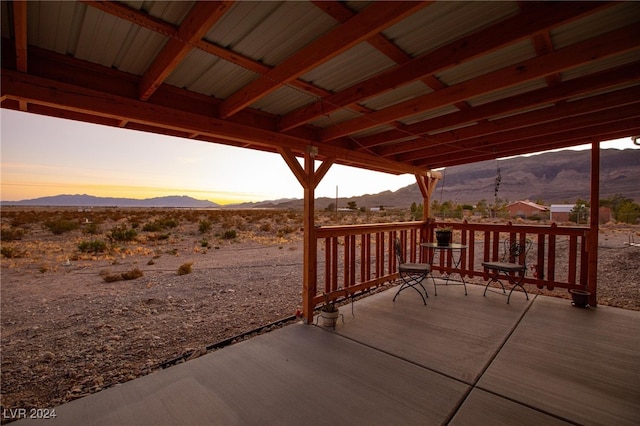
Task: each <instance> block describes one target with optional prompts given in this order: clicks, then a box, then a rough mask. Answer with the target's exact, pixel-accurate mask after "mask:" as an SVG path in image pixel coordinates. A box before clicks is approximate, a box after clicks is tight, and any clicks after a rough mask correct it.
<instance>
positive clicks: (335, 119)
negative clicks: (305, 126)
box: [311, 108, 362, 128]
mask: <svg viewBox="0 0 640 426" xmlns="http://www.w3.org/2000/svg"><path fill="white" fill-rule="evenodd" d="M361 116H362V114H360V113H358V112H356V111H354V110H352V109H350V108H340V109H337V110H335V111H333V112H332V113H330V114H326V115H323V116H322V117H318V118H317V119H315V120H313V121H311V124H313V125H314V126H317V127H321V128H325V127H329V126H333V125H334V124H337V123H341V122H343V121H347V120H351V119H353V118H357V117H361Z"/></svg>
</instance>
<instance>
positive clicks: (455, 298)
mask: <svg viewBox="0 0 640 426" xmlns="http://www.w3.org/2000/svg"><path fill="white" fill-rule="evenodd" d="M468 287H469V295H468V296H465V295H464V292H463V291H462V289H461V288H456V287H454V286H448V287H447V286H445V287H441V288H440V289H439V290H438V296H437V297H433V296H432V297H429V299H428V305H427V306H424V305H423V304H422V300H421V298H420V297H419V295H418V294H416V293H414V292H404V293H402V294H401V296H400V297H399V298H398V299H397V300H396V301H395V302H393V301H392V298H393V294H394V292H395V289H391V290H387V291H384V292H381V293H377V294H375V295H373V296H370V297H367V298H364V299H362V300H359V301H356V302H355V305H354V307H353V313H354V316H352V315H351V311H350V308H349V307H348V306H346V307H345V308H344V309H343V310H342V311H343V312H344V315H345V317H344V323H343V322H339V323H338V325H337V327H336V329H335V331H334V330H332V329H330V328H324V327H322V326H308V325H304V324H302V323H296V324H293V325H289V326H285V327H283V328H281V329H279V330H276V331H273V332H270V333H267V334H264V335H261V336H258V337H255V338H252V339H249V340H246V341H244V342H241V343H238V344H235V345H233V346H230V347H227V348H224V349H222V350H219V351H216V352H213V353H210V354H207V355H205V356H202V357H200V358H197V359H195V360H191V361H188V362H186V363H183V364H179V365H176V366H173V367H170V368H168V369H166V370H161V371H158V372H156V373H153V374H150V375H148V376H145V377H142V378H140V379H136V380H134V381H131V382H127V383H125V384H123V385H119V386H116V387H113V388H110V389H107V390H104V391H102V392H100V393H98V394H94V395H90V396H88V397H85V398H81V399H78V400H75V401H72V402H70V403H67V404H65V405H62V406H60V407H56V416H57V417H56V419H55V420H56V423H61V424H67V425H113V424H154V425H167V426H169V425H172V426H173V425H201V424H225V425H230V424H243V425H263V424H282V425H285V424H286V425H289V424H308V425H326V424H367V425H389V424H403V425H411V424H415V425H432V424H434V425H435V424H450V425H470V424H477V425H484V424H505V425H506V424H508V425H514V424H521V425H540V424H554V425H555V424H558V425H561V424H583V425H590V424H615V425H636V424H637V423H638V419H640V385H639V384H640V367H639V366H640V353H639V352H638V350H637V348H638V347H640V312H637V311H629V310H624V309H619V308H611V307H607V306H601V307H599V308H597V309H578V308H573V307H571V305H570V303H569V301H567V300H565V299H559V298H551V297H546V296H534V297H532V298H531V300H529V301H527V300H526V299H525V297H524V295H523V294H522V293H518V294H516V295H514V297H513V298H512V301H511V303H510V304H509V305H507V304H506V303H504V299H503V298H501V297H499V296H497V295H487V296H486V297H483V295H482V287H481V286H476V285H470V286H468ZM559 324H561V326H559ZM43 421H47V420H40V421H37V420H24V421H20V422H19V423H18V424H40V423H41V422H43Z"/></svg>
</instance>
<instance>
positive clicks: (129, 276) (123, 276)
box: [100, 268, 144, 283]
mask: <svg viewBox="0 0 640 426" xmlns="http://www.w3.org/2000/svg"><path fill="white" fill-rule="evenodd" d="M100 276H101V277H102V279H103V280H104V281H105V282H108V283H113V282H116V281H122V280H135V279H136V278H140V277H143V276H144V272H142V271H141V270H140V269H139V268H135V269H133V270H131V271H127V272H122V273H116V274H112V273H111V272H109V271H100Z"/></svg>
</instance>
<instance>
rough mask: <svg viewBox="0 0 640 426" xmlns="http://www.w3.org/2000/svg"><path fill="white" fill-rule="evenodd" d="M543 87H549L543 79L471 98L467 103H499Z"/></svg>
mask: <svg viewBox="0 0 640 426" xmlns="http://www.w3.org/2000/svg"><path fill="white" fill-rule="evenodd" d="M543 87H547V82H546V81H545V80H544V79H543V78H540V79H537V80H530V81H527V82H524V83H521V84H517V85H515V86H511V87H507V88H505V89H501V90H496V91H493V92H490V93H485V94H483V95H481V96H476V97H474V98H470V99H468V100H467V103H468V104H469V105H471V106H478V105H482V104H486V103H489V102H493V101H498V100H500V99H505V98H509V97H511V96H516V95H519V94H521V93H526V92H529V91H531V90H536V89H541V88H543Z"/></svg>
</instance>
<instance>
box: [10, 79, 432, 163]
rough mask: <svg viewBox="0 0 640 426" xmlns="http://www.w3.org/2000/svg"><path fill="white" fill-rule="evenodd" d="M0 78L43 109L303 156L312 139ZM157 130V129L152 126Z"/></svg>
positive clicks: (327, 153)
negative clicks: (135, 124)
mask: <svg viewBox="0 0 640 426" xmlns="http://www.w3.org/2000/svg"><path fill="white" fill-rule="evenodd" d="M1 79H2V80H1V83H2V84H1V88H2V96H4V97H5V98H6V99H10V100H26V101H28V102H33V103H35V104H39V105H42V106H45V107H47V106H48V107H51V108H56V109H64V110H67V111H72V112H76V113H82V114H89V115H95V116H98V117H102V119H105V118H106V119H112V120H115V121H119V120H125V119H126V120H129V121H131V122H134V123H139V124H141V125H146V126H150V127H153V128H156V129H168V130H170V131H172V132H183V133H184V134H185V135H187V134H190V133H192V132H194V131H195V132H197V133H198V134H201V135H205V136H207V137H211V138H215V139H216V141H217V142H219V143H226V142H227V141H228V142H231V144H237V143H238V142H240V143H247V144H250V145H252V146H258V147H266V148H269V149H270V150H272V151H277V150H278V148H287V149H290V150H291V151H293V152H295V153H297V154H301V153H304V151H305V149H306V147H307V146H308V145H309V142H310V141H309V140H308V139H305V138H299V137H295V136H290V135H285V134H282V133H277V132H273V131H269V130H265V129H259V128H256V127H252V126H248V125H246V124H240V123H235V122H230V121H228V120H221V119H217V118H214V117H211V116H209V115H202V114H199V113H195V112H193V111H184V110H180V109H177V108H175V107H169V106H164V105H158V104H152V103H150V102H149V101H147V102H143V101H140V100H137V99H130V98H125V97H122V96H118V95H114V94H112V93H105V92H101V91H98V90H95V89H89V88H85V87H79V86H74V85H72V84H68V83H63V82H59V81H54V80H49V79H46V78H42V77H35V76H30V75H26V74H22V73H18V72H16V71H11V70H4V71H3V73H2V76H1ZM156 132H158V131H157V130H156ZM158 133H161V132H158ZM313 145H314V146H317V147H318V150H319V151H318V158H335V159H336V160H335V161H336V162H337V163H342V164H352V165H357V166H358V167H362V168H370V169H373V170H381V171H382V170H383V171H386V172H388V173H412V174H416V173H417V174H424V173H426V170H424V169H422V168H420V167H414V166H411V165H407V164H403V163H398V162H396V161H393V160H389V159H384V158H381V157H377V156H373V155H370V154H367V153H358V152H354V151H352V150H348V149H345V148H342V147H340V146H336V145H331V144H326V143H322V142H318V143H316V142H314V143H313Z"/></svg>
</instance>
